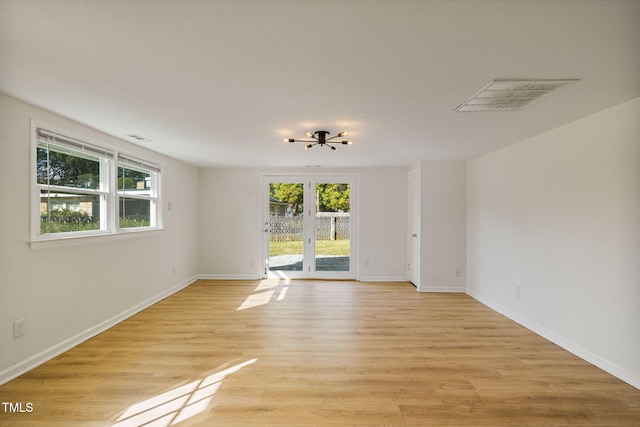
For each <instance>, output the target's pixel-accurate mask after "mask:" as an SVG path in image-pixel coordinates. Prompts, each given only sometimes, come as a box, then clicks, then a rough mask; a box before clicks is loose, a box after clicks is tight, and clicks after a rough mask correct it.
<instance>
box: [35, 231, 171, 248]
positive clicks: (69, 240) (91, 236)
mask: <svg viewBox="0 0 640 427" xmlns="http://www.w3.org/2000/svg"><path fill="white" fill-rule="evenodd" d="M163 230H164V228H158V227H156V228H144V229H133V228H132V229H123V230H119V231H117V232H100V233H88V234H83V235H74V236H51V237H49V236H47V237H45V238H41V239H35V240H30V241H29V242H28V243H29V246H30V248H31V250H34V249H46V248H54V247H56V248H57V247H61V246H74V245H84V244H89V243H102V242H112V241H117V240H124V239H131V238H136V237H143V235H144V236H149V235H154V234H157V233H160V232H162V231H163Z"/></svg>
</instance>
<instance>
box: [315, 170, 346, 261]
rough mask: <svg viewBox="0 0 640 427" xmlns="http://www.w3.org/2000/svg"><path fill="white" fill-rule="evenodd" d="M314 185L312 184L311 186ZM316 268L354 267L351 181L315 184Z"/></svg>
mask: <svg viewBox="0 0 640 427" xmlns="http://www.w3.org/2000/svg"><path fill="white" fill-rule="evenodd" d="M312 188H313V187H312ZM314 223H315V251H314V253H315V270H316V271H323V272H332V271H343V272H344V271H346V272H348V271H350V270H351V184H349V183H340V182H338V183H336V182H317V183H316V184H315V218H314Z"/></svg>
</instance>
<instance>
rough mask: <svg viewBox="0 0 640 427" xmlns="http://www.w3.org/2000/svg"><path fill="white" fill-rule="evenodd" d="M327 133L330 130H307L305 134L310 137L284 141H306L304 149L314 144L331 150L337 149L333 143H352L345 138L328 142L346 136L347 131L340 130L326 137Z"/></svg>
mask: <svg viewBox="0 0 640 427" xmlns="http://www.w3.org/2000/svg"><path fill="white" fill-rule="evenodd" d="M329 133H330V132H328V131H326V130H317V131H315V132H307V136H308V137H309V138H312V139H293V138H285V139H284V142H308V143H309V144H307V145H306V146H305V147H304V148H305V149H306V150H308V149H309V148H312V147H313V146H314V145H319V146H321V147H329V148H331V150H333V151H336V150H337V148H336V147H335V145H333V144H342V145H351V144H352V142H351V141H346V140H343V141H332V142H330V141H331V140H332V139H335V138H342V137H343V136H347V132H340V133H339V134H337V135H334V136H332V137H330V138H327V135H329Z"/></svg>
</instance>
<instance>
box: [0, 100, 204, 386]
mask: <svg viewBox="0 0 640 427" xmlns="http://www.w3.org/2000/svg"><path fill="white" fill-rule="evenodd" d="M31 117H34V118H36V119H38V120H40V121H43V122H45V123H48V124H51V125H54V126H57V127H59V128H63V129H66V130H68V131H70V132H73V133H75V134H79V135H83V136H86V137H87V138H89V139H92V140H94V141H102V142H103V143H104V144H105V145H110V146H113V147H116V148H120V149H126V150H127V152H128V153H130V154H133V155H136V154H138V155H139V156H143V157H145V158H148V159H149V160H155V161H158V162H160V163H161V164H162V166H163V180H162V185H163V191H164V196H165V198H164V202H165V203H164V206H163V209H164V218H165V229H164V230H162V231H157V232H143V233H135V234H133V235H131V236H127V237H126V238H120V239H118V238H114V237H113V236H109V237H104V238H91V239H90V240H89V241H82V242H77V243H74V244H61V245H56V246H53V247H37V248H36V247H34V248H31V246H30V245H29V242H28V241H29V236H30V233H29V217H30V215H29V210H30V202H29V194H30V185H31V177H30V171H31V167H30V159H31V157H30V152H31V146H30V144H31V142H30V118H31ZM0 158H1V159H2V160H3V162H2V163H3V164H2V167H1V168H0V203H1V208H0V236H1V237H0V383H3V382H6V381H7V380H9V379H10V378H12V377H14V376H16V375H18V374H20V373H21V372H23V371H25V370H28V369H29V368H31V367H33V366H35V365H37V364H39V363H41V362H43V361H44V360H46V359H47V358H50V357H52V356H53V355H55V354H56V353H59V352H61V351H64V350H66V349H67V348H69V347H71V346H73V345H74V344H77V343H78V342H80V341H82V340H84V339H86V338H88V337H90V336H91V335H93V334H95V333H98V332H100V331H101V330H102V329H104V328H106V327H108V326H110V325H111V324H113V323H114V322H117V321H118V320H121V319H122V318H123V317H126V316H128V315H130V314H133V312H135V311H136V310H139V309H141V308H143V307H144V306H146V305H148V304H150V303H151V302H153V301H155V300H156V299H157V298H160V297H161V296H164V295H166V294H168V293H171V292H173V291H175V290H177V289H178V288H180V287H181V286H185V285H186V284H188V283H190V281H192V280H194V278H195V277H196V275H197V255H196V251H197V213H198V212H197V205H198V173H197V169H196V168H194V167H191V166H188V165H186V164H184V163H181V162H178V161H175V160H172V159H169V158H167V157H164V156H160V155H158V154H155V153H151V152H148V151H146V150H143V149H141V148H140V147H137V146H134V145H132V144H128V143H126V142H125V141H121V140H118V139H116V138H113V137H111V136H108V135H105V134H102V133H100V132H98V131H95V130H93V129H90V128H87V127H85V126H82V125H79V124H77V123H75V122H72V121H70V120H66V119H64V118H62V117H60V116H58V115H56V114H53V113H50V112H47V111H44V110H42V109H39V108H37V107H34V106H32V105H29V104H26V103H24V102H21V101H18V100H16V99H14V98H11V97H8V96H6V95H4V94H1V93H0ZM169 201H170V202H171V203H172V210H171V211H168V210H167V209H166V206H167V203H168V202H169ZM172 266H173V267H175V274H173V273H172V269H171V267H172ZM15 319H26V329H27V334H26V335H24V336H22V337H20V338H17V339H14V338H13V336H12V323H13V320H15Z"/></svg>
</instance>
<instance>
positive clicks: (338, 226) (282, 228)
mask: <svg viewBox="0 0 640 427" xmlns="http://www.w3.org/2000/svg"><path fill="white" fill-rule="evenodd" d="M303 228H304V217H302V216H278V215H271V216H270V217H269V231H270V232H271V234H270V241H272V242H292V241H298V240H302V238H303V235H302V232H303ZM316 239H317V240H350V239H351V215H350V213H348V212H318V213H316Z"/></svg>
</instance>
